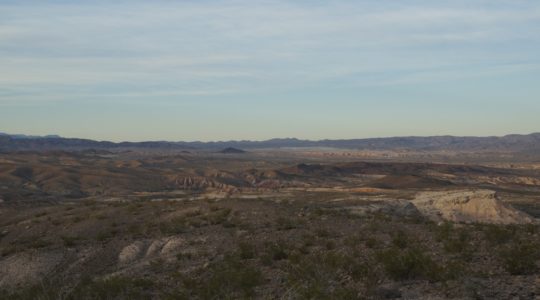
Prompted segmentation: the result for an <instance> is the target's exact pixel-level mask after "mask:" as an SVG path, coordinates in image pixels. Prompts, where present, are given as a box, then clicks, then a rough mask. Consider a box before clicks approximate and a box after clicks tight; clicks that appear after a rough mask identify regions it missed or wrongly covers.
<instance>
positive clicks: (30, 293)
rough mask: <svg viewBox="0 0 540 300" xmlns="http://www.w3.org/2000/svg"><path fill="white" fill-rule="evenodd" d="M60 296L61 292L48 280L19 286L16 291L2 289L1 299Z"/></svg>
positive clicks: (41, 299) (35, 299) (15, 299)
mask: <svg viewBox="0 0 540 300" xmlns="http://www.w3.org/2000/svg"><path fill="white" fill-rule="evenodd" d="M58 298H60V293H59V291H58V289H57V287H55V286H54V285H52V284H50V283H49V282H47V281H44V282H41V283H38V284H35V285H30V286H26V287H23V288H19V289H17V290H15V291H8V290H3V291H0V299H6V300H7V299H9V300H27V299H32V300H48V299H58Z"/></svg>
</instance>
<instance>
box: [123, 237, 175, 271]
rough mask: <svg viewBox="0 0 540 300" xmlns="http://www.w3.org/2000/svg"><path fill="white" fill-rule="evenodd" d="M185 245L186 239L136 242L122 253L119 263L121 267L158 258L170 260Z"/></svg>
mask: <svg viewBox="0 0 540 300" xmlns="http://www.w3.org/2000/svg"><path fill="white" fill-rule="evenodd" d="M184 244H185V242H184V239H182V238H180V237H168V238H162V239H156V240H145V241H136V242H133V243H131V244H129V245H127V246H126V247H124V248H123V249H122V250H121V251H120V253H119V254H118V263H119V264H120V265H121V266H126V265H131V264H133V263H136V262H141V261H145V260H148V259H151V258H157V257H160V258H164V259H170V258H171V257H173V256H174V255H175V254H176V253H177V252H178V251H179V249H181V248H182V246H184Z"/></svg>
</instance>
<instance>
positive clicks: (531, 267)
mask: <svg viewBox="0 0 540 300" xmlns="http://www.w3.org/2000/svg"><path fill="white" fill-rule="evenodd" d="M539 249H540V244H539V243H534V242H530V241H519V242H516V243H514V244H512V245H510V246H508V247H506V248H504V249H503V250H501V251H500V252H499V257H500V259H501V260H502V263H503V266H504V268H505V270H506V271H508V272H509V273H510V274H512V275H522V274H534V273H535V272H536V271H537V266H536V261H537V260H538V259H540V250H539Z"/></svg>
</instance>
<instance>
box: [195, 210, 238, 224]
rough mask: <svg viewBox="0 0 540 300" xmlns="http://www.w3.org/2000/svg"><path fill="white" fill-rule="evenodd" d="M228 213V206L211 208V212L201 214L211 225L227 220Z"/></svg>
mask: <svg viewBox="0 0 540 300" xmlns="http://www.w3.org/2000/svg"><path fill="white" fill-rule="evenodd" d="M230 214H231V209H230V208H225V209H221V210H213V211H212V212H211V213H209V214H207V215H205V216H203V217H202V219H203V220H206V221H207V222H208V223H209V224H211V225H217V224H223V223H224V222H225V221H227V218H228V216H229V215H230Z"/></svg>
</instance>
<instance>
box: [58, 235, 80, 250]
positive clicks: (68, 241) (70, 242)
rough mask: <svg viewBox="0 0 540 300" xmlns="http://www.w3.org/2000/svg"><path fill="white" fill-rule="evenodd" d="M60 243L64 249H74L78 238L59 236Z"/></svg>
mask: <svg viewBox="0 0 540 300" xmlns="http://www.w3.org/2000/svg"><path fill="white" fill-rule="evenodd" d="M60 238H61V239H62V242H63V243H64V246H65V247H74V246H75V245H76V244H77V241H78V240H79V237H76V236H61V237H60Z"/></svg>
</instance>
